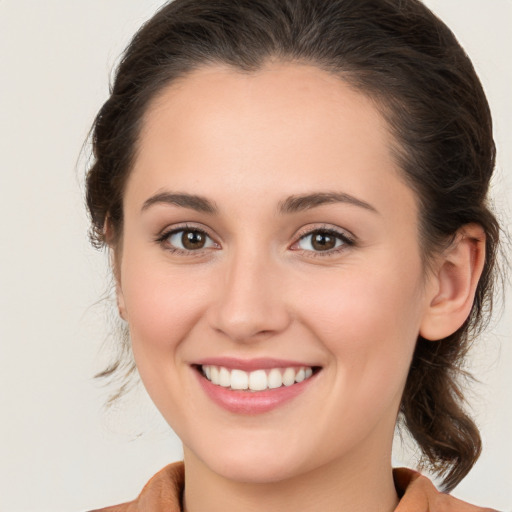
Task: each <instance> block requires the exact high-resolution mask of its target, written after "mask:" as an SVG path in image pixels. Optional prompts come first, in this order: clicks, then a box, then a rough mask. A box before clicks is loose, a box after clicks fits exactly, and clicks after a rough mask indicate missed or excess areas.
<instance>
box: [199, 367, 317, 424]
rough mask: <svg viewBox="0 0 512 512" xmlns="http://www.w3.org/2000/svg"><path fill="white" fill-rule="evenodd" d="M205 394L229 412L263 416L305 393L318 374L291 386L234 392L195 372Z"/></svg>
mask: <svg viewBox="0 0 512 512" xmlns="http://www.w3.org/2000/svg"><path fill="white" fill-rule="evenodd" d="M194 372H195V373H196V375H197V378H198V379H199V383H200V385H201V387H202V388H203V390H204V391H205V393H206V394H207V395H208V396H209V397H210V398H211V400H212V401H213V402H215V403H216V404H217V405H219V406H220V407H222V408H223V409H226V410H227V411H229V412H234V413H237V414H248V415H249V414H262V413H265V412H268V411H271V410H273V409H276V408H277V407H279V406H281V405H284V404H285V403H287V402H289V401H290V400H292V399H293V398H295V397H296V396H298V395H299V394H301V393H303V392H304V391H305V390H306V389H307V388H308V386H309V385H310V384H312V381H314V380H315V377H316V375H317V374H313V375H312V376H311V377H309V378H308V379H306V380H303V381H302V382H299V383H295V384H293V385H291V386H281V387H280V388H276V389H269V390H265V391H238V390H236V391H234V390H231V389H229V388H225V387H222V386H217V385H215V384H213V383H212V382H210V381H209V380H208V379H207V378H205V377H204V376H203V375H202V374H201V373H200V372H199V371H196V370H194Z"/></svg>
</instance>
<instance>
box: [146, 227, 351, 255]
mask: <svg viewBox="0 0 512 512" xmlns="http://www.w3.org/2000/svg"><path fill="white" fill-rule="evenodd" d="M183 231H185V232H186V231H190V232H194V233H199V234H201V235H203V236H205V237H207V238H209V239H210V240H211V241H213V238H212V237H211V236H210V235H209V234H208V233H207V232H206V231H205V230H203V229H200V228H198V227H196V226H189V225H183V226H178V227H175V228H173V229H170V230H168V231H165V232H164V233H162V234H161V235H159V236H158V237H157V238H156V240H155V241H156V242H157V243H158V244H159V245H161V246H164V248H165V250H167V251H169V252H171V253H172V254H177V255H180V256H187V257H194V256H202V255H203V253H204V250H205V249H197V250H184V249H180V248H177V247H173V246H172V245H170V243H169V238H170V237H171V236H172V235H175V234H177V233H180V232H183ZM315 233H322V234H324V235H330V236H333V237H335V238H336V239H338V240H340V241H341V242H342V243H341V245H340V246H339V247H337V248H333V249H329V250H326V251H312V250H307V249H292V250H294V251H297V252H301V253H303V254H306V253H307V254H308V257H313V258H317V257H329V256H334V255H338V254H339V253H340V252H343V251H345V250H346V249H347V248H348V247H352V246H355V245H356V240H355V239H354V238H353V237H352V236H350V235H348V234H347V233H345V232H342V231H338V230H337V229H334V228H332V227H330V226H329V227H327V226H325V227H323V226H319V227H315V228H313V229H309V230H307V231H304V232H303V233H301V234H299V235H298V239H297V241H296V242H294V243H293V245H292V247H293V246H296V245H298V244H299V243H300V242H301V241H302V240H304V239H306V238H307V237H308V236H313V235H314V234H315ZM214 243H215V244H216V245H217V246H218V244H217V243H216V242H214ZM206 249H209V248H206Z"/></svg>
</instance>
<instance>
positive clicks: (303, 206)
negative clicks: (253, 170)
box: [279, 192, 378, 214]
mask: <svg viewBox="0 0 512 512" xmlns="http://www.w3.org/2000/svg"><path fill="white" fill-rule="evenodd" d="M332 203H345V204H350V205H353V206H358V207H360V208H364V209H365V210H369V211H371V212H374V213H378V211H377V210H376V208H374V207H373V206H372V205H371V204H370V203H367V202H366V201H363V200H362V199H358V198H357V197H354V196H351V195H350V194H345V193H344V192H317V193H313V194H303V195H295V196H290V197H288V198H287V199H285V200H284V201H282V202H280V203H279V212H280V213H282V214H286V213H295V212H302V211H305V210H310V209H311V208H315V207H317V206H322V205H324V204H332Z"/></svg>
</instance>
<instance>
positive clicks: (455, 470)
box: [87, 0, 500, 490]
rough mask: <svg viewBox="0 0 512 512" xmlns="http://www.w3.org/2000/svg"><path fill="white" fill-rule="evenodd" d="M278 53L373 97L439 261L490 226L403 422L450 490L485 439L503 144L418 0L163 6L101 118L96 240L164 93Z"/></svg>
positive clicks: (421, 360)
mask: <svg viewBox="0 0 512 512" xmlns="http://www.w3.org/2000/svg"><path fill="white" fill-rule="evenodd" d="M269 60H273V61H276V60H277V61H278V62H297V63H305V64H310V65H313V66H316V67H318V68H320V69H323V70H326V71H328V72H329V73H332V74H334V75H336V76H339V78H340V80H342V81H344V82H345V83H348V84H350V85H351V86H353V87H355V88H356V89H357V90H359V91H360V92H362V93H363V94H366V95H367V96H369V97H371V98H372V99H374V101H375V104H376V105H377V107H378V108H379V110H380V112H381V113H382V115H383V116H384V117H385V119H386V120H387V122H388V125H389V127H390V130H391V132H392V134H393V136H394V140H395V147H394V148H393V150H394V155H395V157H396V160H397V163H398V166H399V168H400V170H401V172H402V175H403V177H404V179H405V180H406V181H407V183H408V184H409V186H410V187H411V188H412V189H413V190H414V191H415V193H416V195H417V200H418V204H419V233H420V244H421V248H422V254H423V256H424V258H425V261H426V262H427V264H428V261H429V259H430V258H431V257H432V256H433V255H434V254H436V253H437V252H439V251H440V250H442V249H443V248H445V247H446V246H447V244H449V243H450V242H451V241H452V240H453V239H454V237H455V235H456V234H457V231H458V230H459V229H460V228H461V227H462V226H464V225H466V224H469V223H477V224H479V225H480V226H481V227H482V228H483V230H484V232H485V235H486V260H485V267H484V269H483V273H482V276H481V278H480V281H479V284H478V287H477V290H476V296H475V300H474V303H473V307H472V310H471V313H470V315H469V317H468V319H467V321H466V322H465V323H464V325H463V326H462V327H460V329H458V330H457V331H456V332H455V333H453V334H452V335H451V336H448V337H447V338H445V339H443V340H439V341H436V342H432V341H427V340H425V339H422V338H421V337H420V338H419V339H418V341H417V344H416V350H415V353H414V357H413V361H412V364H411V367H410V371H409V375H408V378H407V383H406V386H405V391H404V394H403V398H402V402H401V406H400V414H399V416H400V419H401V422H402V423H403V425H405V427H406V428H407V429H408V431H409V432H410V433H411V435H412V436H413V438H414V440H415V441H416V443H417V444H418V445H419V447H420V449H421V451H422V461H421V463H422V465H423V466H425V465H426V466H428V467H429V468H430V469H431V470H433V471H434V472H435V473H437V474H438V475H439V476H441V477H443V486H444V489H445V490H451V489H453V487H455V486H456V485H457V484H458V483H459V482H460V481H461V480H462V478H463V477H464V476H465V475H466V474H467V473H468V472H469V470H470V469H471V467H472V466H473V464H474V463H475V462H476V460H477V458H478V456H479V454H480V451H481V439H480V435H479V432H478V429H477V427H476V426H475V424H474V422H473V421H472V419H471V418H470V417H469V416H468V414H467V413H466V412H465V410H464V407H463V406H464V402H465V401H464V396H463V392H462V387H461V385H460V383H459V382H460V380H461V377H463V376H464V375H467V374H466V372H465V371H464V359H465V355H466V353H467V350H468V348H469V346H470V344H471V341H472V340H473V339H474V338H475V337H476V336H477V335H478V334H479V333H480V331H481V329H482V328H483V326H484V324H485V323H486V319H488V318H489V313H490V311H491V309H492V298H493V283H494V281H495V279H494V276H495V270H496V269H495V260H496V253H497V247H498V239H499V232H500V229H499V225H498V222H497V221H496V219H495V217H494V216H493V214H492V212H491V210H490V209H489V206H488V200H487V192H488V188H489V184H490V179H491V175H492V172H493V169H494V164H495V145H494V141H493V136H492V121H491V115H490V111H489V107H488V104H487V100H486V98H485V94H484V92H483V89H482V86H481V84H480V81H479V79H478V77H477V75H476V73H475V70H474V68H473V66H472V64H471V62H470V60H469V58H468V57H467V55H466V54H465V52H464V50H463V49H462V48H461V46H460V45H459V43H458V42H457V40H456V38H455V36H454V35H453V33H452V32H451V31H450V30H449V29H448V27H447V26H446V25H445V24H444V23H443V22H442V21H441V20H439V19H438V18H437V17H436V16H435V15H434V14H433V13H432V12H431V11H430V10H428V9H427V8H426V7H425V6H424V5H423V4H422V3H421V2H420V1H419V0H175V1H174V2H171V3H168V4H166V5H164V6H163V7H162V8H161V9H160V10H159V11H158V12H157V13H156V14H155V15H154V16H153V17H152V18H151V19H150V20H149V21H148V22H147V23H145V24H144V25H143V26H142V27H141V28H140V30H139V31H138V32H137V34H136V35H135V36H134V37H133V40H132V41H131V43H130V45H129V46H128V48H127V49H126V51H125V53H124V54H123V57H122V60H121V61H120V63H119V66H118V68H117V73H116V75H115V78H114V80H113V84H112V86H111V91H110V97H109V99H108V100H107V101H106V102H105V104H104V105H103V107H102V108H101V110H100V111H99V113H98V115H97V117H96V119H95V121H94V125H93V130H92V146H93V161H92V165H91V166H90V168H89V171H88V174H87V205H88V208H89V212H90V216H91V221H92V223H91V224H92V227H91V231H90V237H91V241H92V243H93V244H94V245H95V246H96V247H102V246H105V245H109V246H110V247H111V248H113V249H114V251H115V249H116V245H117V243H118V242H119V240H120V236H121V235H122V229H123V192H124V188H125V185H126V182H127V179H128V177H129V175H130V170H131V168H132V164H133V161H134V158H135V155H136V150H137V142H138V137H139V132H140V129H141V124H142V121H143V117H144V114H145V112H146V111H147V109H148V107H149V105H150V103H151V101H152V100H153V99H154V98H155V97H156V96H157V95H158V93H159V92H161V91H162V90H163V89H164V88H166V87H167V86H169V85H170V84H172V83H173V82H175V81H176V80H177V79H180V78H183V77H186V76H187V75H188V74H189V73H191V72H192V71H194V70H195V69H198V68H200V67H204V66H206V65H216V64H217V65H218V64H220V65H228V66H230V67H231V68H232V69H234V70H238V71H240V72H245V73H251V72H255V71H257V70H259V69H261V68H262V67H263V66H264V65H265V64H266V63H268V62H269ZM106 226H108V229H105V227H106ZM107 234H108V236H107ZM125 349H126V347H125ZM125 349H123V351H122V355H123V357H125V358H126V355H127V354H128V352H129V351H127V350H125ZM123 368H124V369H125V370H126V369H127V368H128V370H127V371H126V372H125V373H126V375H125V376H126V377H127V376H129V374H130V373H131V370H133V362H132V363H131V366H130V365H128V364H127V363H126V359H125V363H124V366H123V362H122V359H119V360H117V361H116V362H114V363H113V364H112V365H111V366H110V367H109V368H107V369H106V370H105V371H104V372H102V373H101V374H100V375H101V376H112V375H114V374H116V372H119V371H120V370H121V369H123Z"/></svg>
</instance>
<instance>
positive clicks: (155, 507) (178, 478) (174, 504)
mask: <svg viewBox="0 0 512 512" xmlns="http://www.w3.org/2000/svg"><path fill="white" fill-rule="evenodd" d="M184 473H185V472H184V468H183V462H175V463H174V464H169V465H168V466H166V467H165V468H163V469H162V470H160V471H159V472H158V473H157V474H156V475H154V476H153V477H152V478H151V480H149V482H148V483H147V484H146V485H145V486H144V488H143V489H142V491H141V493H140V494H139V496H138V497H137V498H136V499H135V500H133V501H129V502H126V503H122V504H120V505H114V506H112V507H106V508H101V509H96V510H91V511H90V512H142V511H147V510H151V512H180V511H181V497H182V496H181V495H182V492H183V486H184Z"/></svg>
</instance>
